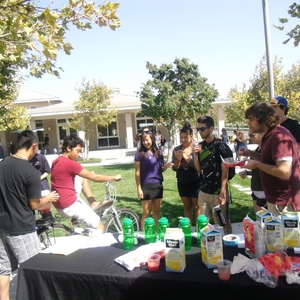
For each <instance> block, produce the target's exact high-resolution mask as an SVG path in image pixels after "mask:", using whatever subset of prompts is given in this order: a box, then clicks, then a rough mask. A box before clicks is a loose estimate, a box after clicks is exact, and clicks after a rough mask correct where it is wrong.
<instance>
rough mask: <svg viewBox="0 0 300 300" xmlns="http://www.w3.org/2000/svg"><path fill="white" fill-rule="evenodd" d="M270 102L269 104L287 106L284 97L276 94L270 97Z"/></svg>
mask: <svg viewBox="0 0 300 300" xmlns="http://www.w3.org/2000/svg"><path fill="white" fill-rule="evenodd" d="M270 104H271V105H283V106H286V107H288V106H289V103H288V101H287V100H286V99H285V98H284V97H281V96H276V97H274V98H273V99H271V101H270Z"/></svg>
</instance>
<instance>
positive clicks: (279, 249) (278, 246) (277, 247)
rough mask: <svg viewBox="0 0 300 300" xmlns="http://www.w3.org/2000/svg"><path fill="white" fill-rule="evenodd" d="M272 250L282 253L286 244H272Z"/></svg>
mask: <svg viewBox="0 0 300 300" xmlns="http://www.w3.org/2000/svg"><path fill="white" fill-rule="evenodd" d="M274 252H275V253H276V252H279V253H283V252H286V246H285V245H283V244H280V243H276V244H274Z"/></svg>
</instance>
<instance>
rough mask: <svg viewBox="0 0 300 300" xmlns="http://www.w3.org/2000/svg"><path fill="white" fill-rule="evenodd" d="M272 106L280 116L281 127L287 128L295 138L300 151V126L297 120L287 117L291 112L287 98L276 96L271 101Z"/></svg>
mask: <svg viewBox="0 0 300 300" xmlns="http://www.w3.org/2000/svg"><path fill="white" fill-rule="evenodd" d="M270 104H271V105H272V106H273V107H274V109H275V111H276V114H277V115H278V116H279V119H280V121H279V122H280V125H281V126H283V127H285V128H286V129H287V130H289V132H290V133H291V134H292V135H293V137H294V138H295V140H296V142H297V144H298V150H299V151H300V124H299V122H298V121H297V120H293V119H291V118H288V117H287V114H288V111H289V103H288V101H287V99H286V98H284V97H282V96H276V97H274V98H273V99H271V101H270Z"/></svg>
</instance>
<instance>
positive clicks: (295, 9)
mask: <svg viewBox="0 0 300 300" xmlns="http://www.w3.org/2000/svg"><path fill="white" fill-rule="evenodd" d="M288 14H289V15H290V16H291V17H292V18H298V19H299V18H300V5H299V4H298V3H296V2H294V3H293V4H292V5H290V6H289V9H288ZM279 22H280V23H281V24H282V25H280V26H275V27H276V28H278V29H279V30H281V31H284V30H285V31H286V35H287V36H288V38H287V39H286V40H285V41H284V42H283V43H284V44H286V43H288V42H289V41H290V40H294V45H295V47H297V46H298V45H299V42H300V25H298V24H297V25H296V26H295V27H294V28H292V29H291V30H286V26H287V23H288V22H289V19H288V18H279Z"/></svg>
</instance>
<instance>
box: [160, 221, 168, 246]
mask: <svg viewBox="0 0 300 300" xmlns="http://www.w3.org/2000/svg"><path fill="white" fill-rule="evenodd" d="M168 227H169V221H168V219H167V218H165V217H163V218H160V219H159V220H158V240H159V241H162V242H163V241H164V237H165V233H166V229H167V228H168Z"/></svg>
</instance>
